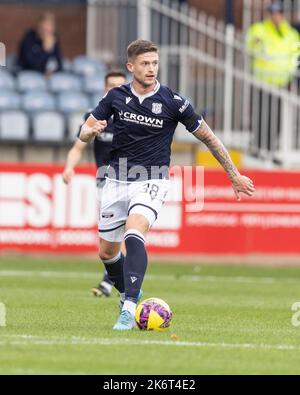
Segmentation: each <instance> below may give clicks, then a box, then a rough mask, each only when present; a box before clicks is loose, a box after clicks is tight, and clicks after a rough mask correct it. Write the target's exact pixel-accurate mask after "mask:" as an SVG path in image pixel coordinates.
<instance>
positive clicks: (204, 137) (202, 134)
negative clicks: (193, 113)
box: [194, 120, 239, 180]
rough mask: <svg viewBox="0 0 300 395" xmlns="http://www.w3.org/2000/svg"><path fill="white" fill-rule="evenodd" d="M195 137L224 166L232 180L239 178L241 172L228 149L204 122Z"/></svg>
mask: <svg viewBox="0 0 300 395" xmlns="http://www.w3.org/2000/svg"><path fill="white" fill-rule="evenodd" d="M194 136H195V137H197V139H198V140H200V141H202V142H203V143H204V144H205V145H206V146H207V148H208V149H209V150H210V151H211V153H212V154H213V155H214V157H215V158H216V159H217V160H218V162H219V163H220V164H221V165H222V167H223V168H224V170H225V171H226V173H227V174H228V177H229V178H230V180H232V179H234V178H235V177H236V176H238V174H239V172H238V170H237V168H236V167H235V165H234V163H233V162H232V160H231V158H230V155H229V153H228V151H227V149H226V148H225V147H224V145H223V143H222V142H221V141H220V139H219V138H218V137H217V136H216V135H215V134H214V133H213V131H212V130H211V129H210V127H209V126H208V125H207V123H206V122H205V121H204V120H203V121H202V123H201V126H200V127H199V129H198V130H197V131H196V133H194Z"/></svg>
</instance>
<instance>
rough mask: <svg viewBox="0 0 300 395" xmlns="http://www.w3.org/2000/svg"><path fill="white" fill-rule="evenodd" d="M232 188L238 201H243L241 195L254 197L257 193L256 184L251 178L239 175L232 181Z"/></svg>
mask: <svg viewBox="0 0 300 395" xmlns="http://www.w3.org/2000/svg"><path fill="white" fill-rule="evenodd" d="M231 182H232V188H233V190H234V193H235V195H236V198H237V200H238V201H240V200H241V193H244V194H245V195H248V196H253V194H254V192H255V187H254V183H253V181H252V180H251V178H249V177H246V176H242V175H241V174H239V175H238V176H236V177H235V178H234V179H233V180H232V181H231Z"/></svg>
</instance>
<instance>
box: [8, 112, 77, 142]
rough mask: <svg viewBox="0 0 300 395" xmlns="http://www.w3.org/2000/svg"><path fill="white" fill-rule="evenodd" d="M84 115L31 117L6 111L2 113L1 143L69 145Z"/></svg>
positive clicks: (56, 113) (45, 113)
mask: <svg viewBox="0 0 300 395" xmlns="http://www.w3.org/2000/svg"><path fill="white" fill-rule="evenodd" d="M83 115H84V113H83V112H75V113H72V114H69V115H67V116H64V115H62V114H61V113H59V112H55V111H41V112H39V113H34V114H32V115H31V116H30V115H28V114H27V113H26V112H23V111H19V110H12V111H5V112H2V113H0V141H2V142H5V141H6V142H12V141H14V142H24V141H26V142H29V141H31V142H45V143H48V142H49V143H51V142H52V143H60V144H61V143H64V142H65V143H68V142H70V141H74V140H75V138H76V135H77V133H78V129H79V126H80V125H81V124H82V122H83Z"/></svg>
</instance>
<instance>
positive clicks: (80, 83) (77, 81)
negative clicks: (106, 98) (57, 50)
mask: <svg viewBox="0 0 300 395" xmlns="http://www.w3.org/2000/svg"><path fill="white" fill-rule="evenodd" d="M104 76H105V70H102V71H101V72H99V73H98V74H96V75H87V76H84V77H82V76H78V75H76V74H73V73H68V72H59V73H55V74H53V75H52V77H51V78H50V79H49V80H47V79H46V78H45V77H44V76H43V74H41V73H38V72H36V71H29V70H28V71H27V70H24V71H20V72H19V73H18V74H17V76H16V77H14V75H13V74H11V73H10V72H8V71H6V70H3V69H0V90H7V91H18V92H20V93H25V92H32V91H33V92H35V91H39V92H46V91H50V92H52V93H59V92H66V91H70V90H71V91H77V92H82V91H83V92H86V93H89V94H93V93H96V92H99V91H102V90H103V89H104Z"/></svg>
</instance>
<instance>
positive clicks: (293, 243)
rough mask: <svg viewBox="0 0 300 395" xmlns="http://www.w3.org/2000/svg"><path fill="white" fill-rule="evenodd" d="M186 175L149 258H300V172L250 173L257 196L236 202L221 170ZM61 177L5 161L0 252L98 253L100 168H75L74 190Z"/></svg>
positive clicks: (0, 177) (178, 175) (180, 176)
mask: <svg viewBox="0 0 300 395" xmlns="http://www.w3.org/2000/svg"><path fill="white" fill-rule="evenodd" d="M181 170H182V171H179V172H178V171H177V172H174V176H173V177H172V188H171V192H170V194H169V198H168V201H167V202H166V204H165V206H164V208H163V210H162V212H161V214H160V217H159V220H158V221H157V223H156V224H155V226H154V227H153V228H152V230H151V231H150V232H149V235H148V241H147V245H148V251H149V252H153V253H156V254H159V253H161V254H163V253H168V254H170V253H171V254H242V255H245V254H253V253H266V254H274V253H288V254H297V253H300V237H299V236H300V173H297V172H284V171H246V172H245V173H246V175H249V176H250V177H251V178H252V179H253V180H254V182H255V185H256V193H255V195H254V197H252V198H248V197H243V199H242V201H241V202H237V201H236V199H235V196H234V193H233V190H232V188H231V186H230V183H229V181H228V179H227V177H226V174H225V173H224V172H222V171H205V172H204V185H202V179H201V174H202V173H201V172H200V173H199V174H200V178H199V179H198V178H197V175H196V169H193V171H192V176H191V177H187V176H186V173H185V172H184V169H183V168H181ZM61 171H62V167H61V166H54V165H30V164H5V163H2V164H1V163H0V250H21V251H41V252H70V253H80V252H82V253H87V252H92V253H95V252H96V251H97V244H98V234H97V222H98V214H97V204H96V187H95V168H94V166H92V165H89V166H84V165H83V166H80V167H78V169H77V172H76V176H75V177H74V179H73V180H72V183H71V185H69V186H66V185H64V183H63V182H62V178H61ZM202 178H203V174H202ZM187 179H188V180H187ZM197 180H198V181H197ZM199 180H201V183H200V185H199ZM196 181H197V183H198V186H196V185H195V184H196ZM203 197H204V204H203V202H202V200H203Z"/></svg>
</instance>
